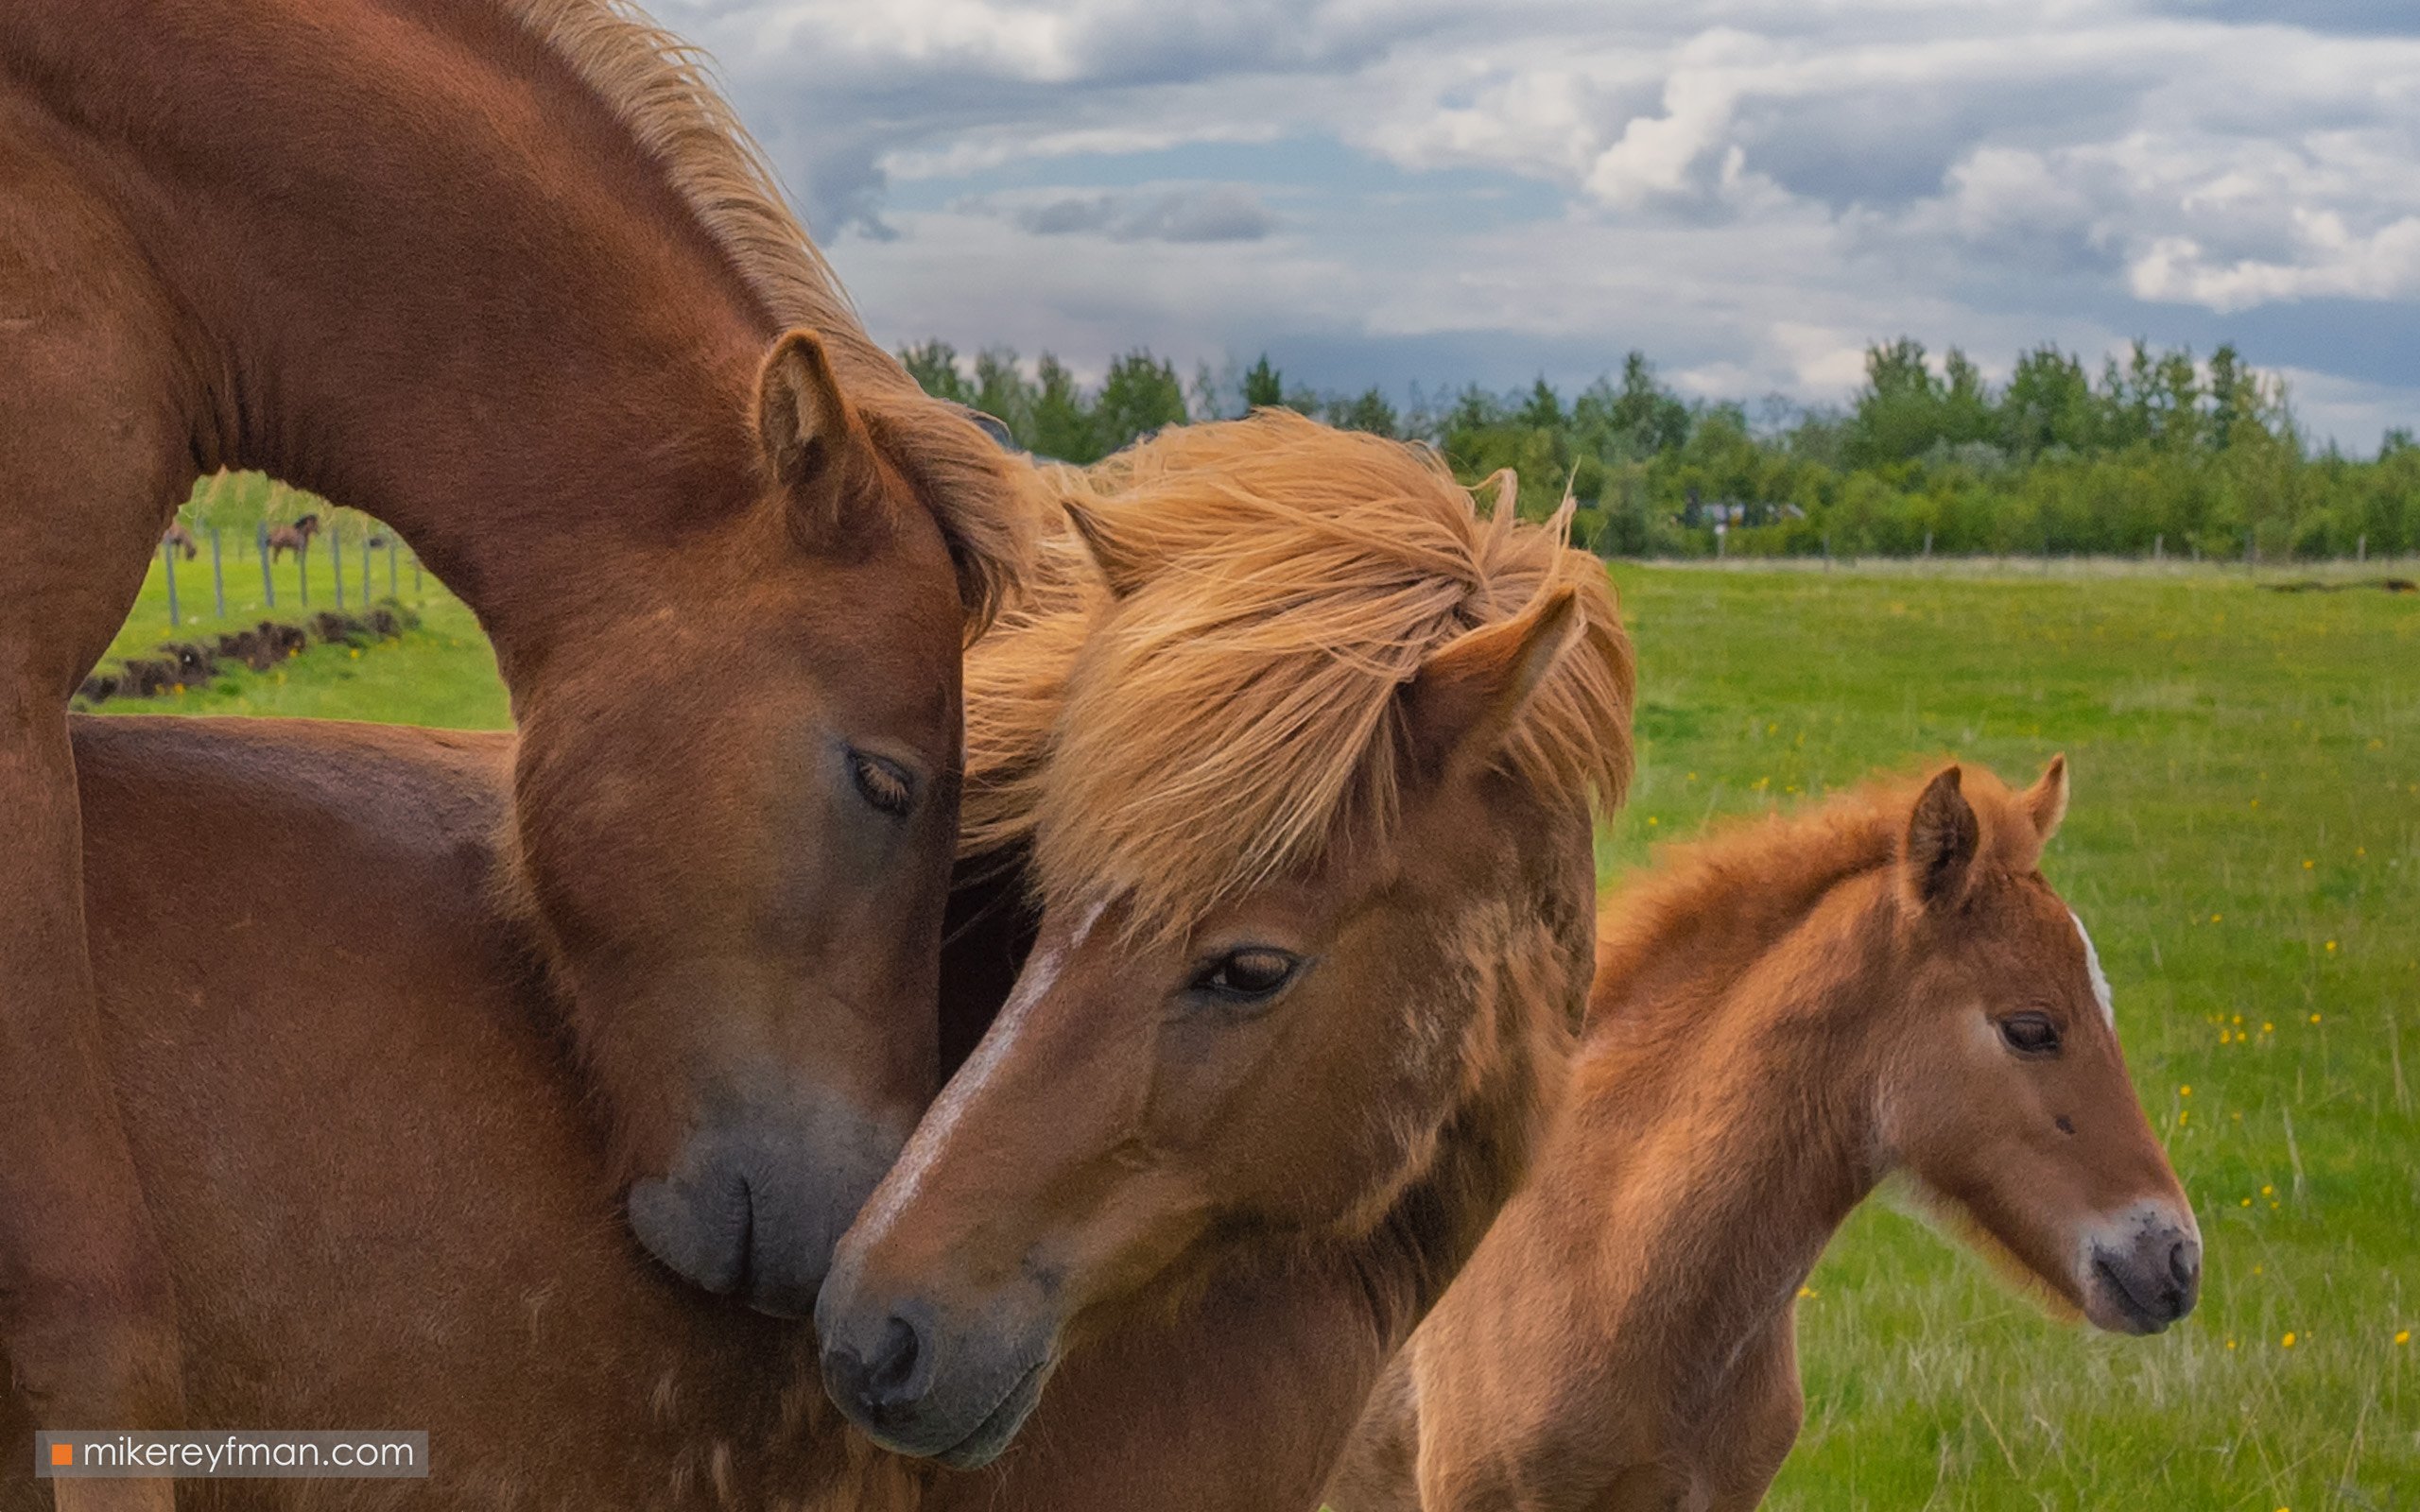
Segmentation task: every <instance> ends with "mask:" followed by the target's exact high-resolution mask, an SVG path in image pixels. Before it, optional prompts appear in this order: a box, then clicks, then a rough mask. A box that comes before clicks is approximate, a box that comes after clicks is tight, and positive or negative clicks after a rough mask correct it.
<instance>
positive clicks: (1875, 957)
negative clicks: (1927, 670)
mask: <svg viewBox="0 0 2420 1512" xmlns="http://www.w3.org/2000/svg"><path fill="white" fill-rule="evenodd" d="M2066 800H2067V779H2066V763H2065V762H2064V761H2053V762H2052V763H2051V764H2050V767H2049V770H2048V771H2047V772H2045V773H2044V774H2043V777H2042V780H2041V781H2040V782H2037V783H2035V784H2034V786H2033V787H2031V789H2029V790H2027V791H2026V792H2023V793H2014V794H2013V793H2011V792H2010V791H2009V790H2008V789H2006V788H2004V787H2002V786H2001V785H2000V784H1999V783H1998V782H1996V781H1994V780H1993V779H1992V778H1991V777H1990V776H1989V775H1988V774H1985V773H1981V772H1977V771H1966V772H1963V773H1962V772H1961V769H1960V768H1958V767H1956V766H1950V767H1947V768H1945V769H1944V770H1943V771H1942V772H1941V773H1940V774H1939V775H1938V776H1936V777H1935V778H1934V779H1933V780H1932V781H1931V782H1929V783H1927V785H1926V786H1925V787H1924V788H1923V790H1922V792H1921V793H1917V794H1911V793H1910V791H1908V790H1907V789H1905V788H1891V787H1886V788H1879V789H1873V790H1868V791H1863V792H1859V793H1856V794H1852V795H1850V796H1848V797H1846V798H1844V799H1841V800H1840V801H1838V802H1837V803H1835V804H1834V805H1832V806H1830V807H1828V808H1825V809H1824V810H1822V811H1820V812H1818V813H1816V814H1813V815H1811V816H1806V817H1802V818H1798V819H1794V820H1789V821H1775V822H1772V823H1769V824H1760V825H1755V826H1752V827H1748V828H1745V829H1743V830H1741V831H1739V832H1737V833H1734V834H1733V835H1731V836H1730V837H1727V838H1719V839H1715V840H1711V841H1708V842H1704V843H1703V844H1700V845H1697V846H1693V847H1690V848H1687V849H1685V850H1683V851H1680V852H1679V853H1678V854H1677V855H1676V856H1675V857H1673V858H1672V860H1671V861H1670V862H1669V863H1668V865H1667V866H1665V867H1664V868H1661V869H1660V870H1658V871H1656V872H1652V873H1651V874H1649V875H1648V876H1647V877H1646V878H1645V879H1644V880H1642V881H1639V882H1636V883H1634V884H1632V885H1628V886H1626V887H1624V888H1622V889H1621V890H1620V891H1619V892H1617V893H1616V894H1615V895H1614V896H1613V898H1612V899H1611V900H1610V901H1609V902H1608V904H1607V907H1606V911H1605V919H1604V922H1603V925H1602V936H1603V940H1604V944H1603V947H1602V954H1601V955H1600V956H1599V965H1598V975H1597V981H1596V986H1595V988H1593V989H1592V991H1591V995H1590V1005H1589V1007H1590V1023H1589V1030H1588V1036H1587V1040H1586V1043H1585V1045H1584V1046H1583V1048H1582V1052H1581V1057H1580V1060H1579V1062H1578V1065H1577V1067H1576V1068H1575V1071H1574V1073H1573V1077H1572V1090H1571V1096H1570V1101H1569V1103H1568V1104H1567V1106H1566V1107H1565V1108H1564V1110H1563V1111H1562V1113H1561V1114H1560V1116H1559V1117H1558V1118H1557V1120H1556V1122H1555V1125H1554V1128H1553V1132H1552V1133H1551V1134H1550V1135H1549V1136H1548V1139H1547V1144H1546V1147H1545V1149H1544V1150H1543V1152H1542V1153H1541V1154H1540V1157H1539V1160H1538V1167H1537V1170H1536V1172H1535V1174H1534V1175H1533V1177H1531V1180H1530V1185H1529V1186H1528V1187H1526V1188H1524V1189H1523V1191H1522V1192H1521V1194H1519V1195H1518V1196H1516V1197H1514V1198H1513V1201H1512V1203H1511V1204H1510V1205H1509V1206H1508V1207H1507V1208H1506V1209H1505V1211H1504V1214H1503V1216H1502V1217H1501V1218H1500V1219H1498V1220H1497V1223H1496V1226H1495V1229H1493V1230H1491V1231H1490V1233H1489V1234H1488V1236H1487V1239H1486V1241H1485V1242H1484V1243H1482V1244H1481V1245H1480V1246H1479V1248H1478V1254H1476V1255H1475V1256H1473V1257H1472V1260H1471V1263H1470V1265H1469V1266H1468V1267H1467V1268H1466V1269H1465V1270H1464V1271H1463V1273H1462V1275H1461V1279H1460V1280H1457V1281H1456V1282H1455V1283H1454V1286H1453V1288H1452V1290H1450V1291H1449V1292H1447V1293H1446V1295H1445V1299H1444V1301H1443V1303H1441V1304H1440V1305H1439V1307H1438V1309H1437V1311H1436V1312H1435V1313H1434V1314H1431V1315H1430V1317H1429V1319H1428V1321H1427V1322H1426V1323H1425V1324H1423V1325H1422V1327H1421V1330H1420V1332H1418V1333H1417V1334H1415V1335H1414V1336H1413V1339H1412V1343H1411V1345H1410V1347H1409V1349H1406V1350H1405V1351H1404V1353H1403V1354H1402V1355H1401V1356H1399V1357H1398V1358H1397V1360H1396V1363H1395V1365H1394V1366H1393V1367H1392V1370H1391V1371H1390V1373H1389V1377H1388V1380H1387V1382H1386V1383H1385V1384H1384V1385H1383V1386H1382V1387H1381V1388H1380V1390H1379V1391H1378V1392H1377V1393H1376V1395H1375V1396H1374V1400H1373V1402H1372V1405H1371V1409H1370V1413H1369V1416H1368V1417H1367V1418H1365V1419H1364V1421H1363V1423H1362V1426H1361V1428H1360V1430H1359V1431H1358V1433H1357V1435H1356V1438H1355V1442H1354V1445H1353V1448H1352V1450H1351V1452H1349V1454H1348V1455H1347V1457H1346V1459H1345V1461H1344V1463H1343V1464H1342V1465H1341V1466H1340V1469H1339V1471H1338V1475H1337V1479H1336V1482H1335V1484H1334V1485H1333V1486H1331V1488H1330V1490H1329V1493H1328V1501H1329V1503H1331V1504H1332V1505H1333V1506H1334V1507H1335V1508H1336V1509H1337V1512H1413V1509H1426V1512H1478V1509H1479V1508H1487V1509H1490V1512H1495V1509H1510V1508H1521V1509H1524V1512H1632V1509H1639V1512H1645V1509H1650V1508H1656V1509H1662V1508H1675V1509H1685V1512H1737V1509H1743V1508H1748V1507H1753V1506H1755V1504H1756V1503H1758V1502H1759V1501H1761V1500H1762V1499H1763V1497H1764V1494H1765V1487H1766V1486H1769V1485H1771V1484H1772V1478H1773V1475H1774V1473H1775V1471H1777V1470H1778V1469H1780V1468H1781V1463H1782V1459H1783V1457H1784V1456H1785V1455H1787V1454H1788V1453H1789V1447H1790V1444H1791V1442H1792V1441H1793V1440H1794V1439H1795V1438H1796V1437H1797V1436H1798V1425H1799V1418H1800V1416H1801V1411H1802V1399H1801V1397H1800V1394H1799V1385H1798V1366H1797V1355H1796V1347H1795V1343H1794V1332H1793V1327H1792V1320H1793V1316H1794V1314H1795V1310H1796V1305H1797V1303H1796V1297H1797V1294H1798V1289H1799V1286H1800V1283H1801V1282H1802V1281H1804V1280H1805V1279H1806V1274H1807V1272H1808V1271H1809V1270H1810V1269H1812V1268H1813V1266H1814V1263H1815V1261H1816V1258H1817V1257H1818V1256H1819V1255H1821V1254H1822V1253H1823V1250H1824V1244H1825V1242H1826V1241H1828V1240H1829V1239H1830V1238H1831V1236H1832V1233H1833V1230H1835V1229H1838V1228H1839V1227H1840V1225H1841V1221H1842V1220H1843V1219H1845V1218H1846V1217H1847V1216H1848V1213H1849V1211H1850V1209H1852V1208H1854V1207H1855V1206H1856V1205H1857V1204H1858V1202H1859V1201H1860V1200H1862V1199H1863V1198H1864V1196H1865V1195H1866V1194H1867V1193H1869V1192H1871V1191H1872V1190H1873V1189H1874V1187H1875V1185H1876V1183H1877V1182H1878V1181H1880V1180H1881V1179H1882V1178H1883V1177H1886V1176H1888V1175H1890V1174H1892V1173H1894V1172H1896V1173H1903V1174H1904V1175H1905V1176H1906V1177H1910V1178H1912V1180H1913V1182H1914V1185H1915V1187H1916V1189H1917V1190H1918V1191H1919V1192H1920V1193H1922V1194H1926V1195H1927V1197H1928V1199H1929V1200H1930V1201H1931V1202H1932V1203H1934V1204H1935V1205H1936V1206H1937V1207H1939V1208H1940V1209H1942V1210H1944V1211H1945V1212H1946V1213H1947V1214H1948V1215H1950V1216H1952V1217H1953V1218H1954V1220H1955V1222H1956V1224H1957V1227H1958V1228H1960V1229H1962V1230H1964V1231H1966V1232H1968V1233H1971V1234H1972V1235H1974V1236H1975V1237H1976V1239H1977V1241H1978V1242H1979V1244H1980V1245H1981V1246H1983V1247H1985V1248H1986V1249H1987V1250H1988V1251H1989V1252H1991V1253H1993V1254H1994V1255H1996V1256H1997V1257H2000V1258H2002V1259H2004V1260H2006V1261H2008V1262H2010V1263H2013V1265H2014V1268H2015V1270H2016V1272H2017V1273H2018V1274H2019V1275H2020V1276H2021V1277H2023V1278H2026V1279H2028V1280H2030V1282H2031V1285H2033V1286H2034V1287H2035V1288H2037V1289H2039V1290H2041V1291H2043V1292H2045V1293H2047V1294H2048V1297H2050V1298H2052V1299H2053V1300H2054V1301H2055V1302H2056V1303H2058V1304H2061V1305H2063V1306H2066V1307H2072V1308H2076V1309H2080V1310H2081V1311H2082V1312H2083V1314H2084V1315H2085V1316H2087V1317H2089V1318H2090V1319H2091V1320H2092V1321H2093V1322H2094V1323H2096V1324H2098V1325H2099V1326H2100V1327H2101V1328H2104V1329H2111V1330H2115V1331H2118V1332H2126V1333H2152V1332H2158V1331H2159V1330H2161V1329H2164V1328H2166V1327H2168V1326H2169V1324H2170V1323H2172V1322H2174V1321H2175V1320H2176V1319H2178V1318H2180V1317H2182V1316H2184V1315H2185V1314H2187V1312H2189V1311H2191V1310H2192V1307H2193V1301H2194V1296H2195V1293H2196V1291H2197V1289H2198V1287H2199V1283H2200V1275H2201V1237H2200V1233H2199V1230H2198V1229H2196V1227H2195V1225H2194V1221H2193V1213H2192V1211H2191V1209H2190V1208H2189V1207H2188V1205H2187V1201H2186V1198H2185V1194H2184V1192H2183V1191H2182V1190H2181V1189H2180V1188H2179V1186H2178V1185H2177V1180H2176V1175H2175V1173H2174V1172H2173V1171H2171V1170H2170V1169H2169V1164H2168V1160H2167V1159H2166V1157H2165V1156H2164V1155H2162V1153H2161V1151H2160V1147H2159V1143H2158V1141H2157V1140H2156V1139H2155V1138H2154V1137H2153V1135H2152V1130H2151V1126H2150V1125H2149V1123H2148V1122H2147V1121H2146V1120H2145V1118H2144V1116H2143V1111H2142V1108H2141V1105H2140V1104H2139V1103H2138V1102H2137V1101H2136V1100H2135V1089H2134V1084H2133V1083H2132V1082H2131V1081H2130V1080H2129V1079H2128V1077H2127V1074H2126V1063H2125V1057H2123V1056H2122V1055H2121V1054H2120V1053H2119V1051H2118V1035H2117V1029H2116V1020H2115V1018H2114V1016H2113V1015H2112V1013H2111V1009H2110V998H2109V987H2108V983H2107V982H2106V981H2105V980H2103V979H2102V977H2101V974H2100V961H2099V958H2098V957H2097V956H2096V954H2094V952H2093V948H2092V942H2091V940H2090V939H2089V938H2088V937H2087V936H2085V934H2084V932H2083V923H2082V922H2081V921H2080V920H2079V919H2076V917H2075V915H2074V914H2072V913H2071V912H2069V911H2068V909H2067V907H2066V904H2065V903H2063V902H2060V900H2059V896H2058V894H2057V893H2055V892H2053V891H2052V890H2051V889H2050V885H2049V884H2048V883H2047V882H2045V881H2044V880H2043V878H2042V873H2041V871H2040V869H2039V858H2040V856H2041V852H2042V847H2043V844H2044V842H2045V841H2047V840H2048V839H2049V837H2050V834H2051V832H2053V831H2054V830H2056V829H2057V828H2058V824H2059V819H2060V816H2062V814H2063V813H2064V812H2065V811H2066Z"/></svg>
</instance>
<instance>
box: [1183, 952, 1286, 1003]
mask: <svg viewBox="0 0 2420 1512" xmlns="http://www.w3.org/2000/svg"><path fill="white" fill-rule="evenodd" d="M1302 965H1303V961H1302V957H1300V956H1298V955H1295V954H1292V953H1291V952H1288V951H1281V950H1276V949H1273V948H1271V947H1270V946H1266V945H1247V946H1245V947H1244V948H1243V949H1241V950H1236V951H1229V952H1228V953H1227V954H1224V955H1221V956H1219V958H1218V959H1217V960H1215V961H1212V962H1211V963H1210V964H1209V965H1207V966H1204V967H1203V968H1202V969H1201V971H1197V972H1196V973H1194V977H1193V983H1192V988H1193V990H1194V991H1196V992H1206V993H1208V994H1210V995H1211V996H1212V997H1217V998H1224V999H1226V1000H1227V1001H1228V1002H1231V1003H1258V1002H1261V1001H1262V1000H1264V999H1266V998H1270V997H1273V996H1275V995H1276V994H1277V992H1278V990H1279V989H1280V988H1283V987H1285V986H1286V984H1287V983H1288V982H1290V981H1292V980H1294V973H1295V972H1296V971H1300V970H1301V969H1302Z"/></svg>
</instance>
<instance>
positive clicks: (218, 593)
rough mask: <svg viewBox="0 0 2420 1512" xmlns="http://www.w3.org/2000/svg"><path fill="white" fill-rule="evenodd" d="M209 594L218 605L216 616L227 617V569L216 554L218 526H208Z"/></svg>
mask: <svg viewBox="0 0 2420 1512" xmlns="http://www.w3.org/2000/svg"><path fill="white" fill-rule="evenodd" d="M210 596H211V597H212V599H213V600H215V601H216V604H217V606H218V617H219V618H220V619H222V620H223V619H225V618H226V617H227V569H226V567H225V566H224V565H223V564H222V563H221V561H220V559H219V556H218V527H217V526H216V525H212V526H211V527H210Z"/></svg>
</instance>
